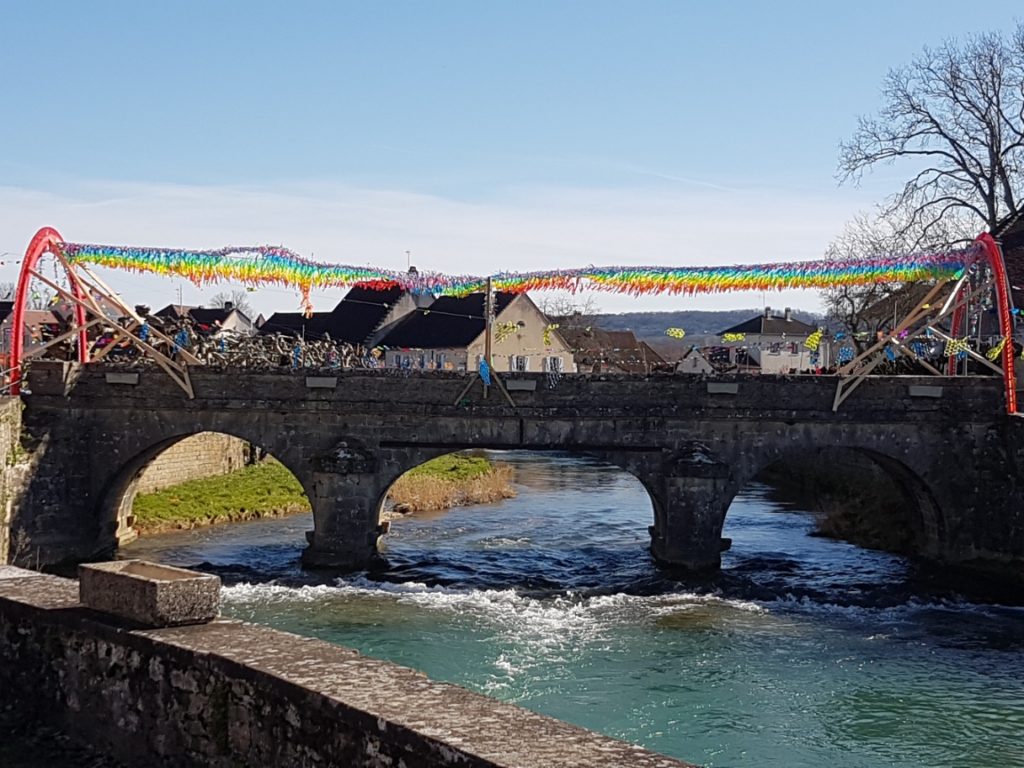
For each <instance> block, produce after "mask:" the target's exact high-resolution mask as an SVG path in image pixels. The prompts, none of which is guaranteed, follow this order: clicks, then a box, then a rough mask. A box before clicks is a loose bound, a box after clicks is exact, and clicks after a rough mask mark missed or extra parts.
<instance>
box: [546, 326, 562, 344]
mask: <svg viewBox="0 0 1024 768" xmlns="http://www.w3.org/2000/svg"><path fill="white" fill-rule="evenodd" d="M558 328H559V325H558V323H551V324H550V325H546V326H544V345H545V346H548V347H550V346H551V333H552V331H557V330H558Z"/></svg>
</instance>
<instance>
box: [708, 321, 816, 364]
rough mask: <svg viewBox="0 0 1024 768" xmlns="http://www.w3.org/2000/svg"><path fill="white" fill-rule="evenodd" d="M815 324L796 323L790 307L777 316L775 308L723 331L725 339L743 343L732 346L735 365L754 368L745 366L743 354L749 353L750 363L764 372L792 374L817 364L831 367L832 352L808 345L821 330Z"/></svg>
mask: <svg viewBox="0 0 1024 768" xmlns="http://www.w3.org/2000/svg"><path fill="white" fill-rule="evenodd" d="M817 330H818V328H817V327H816V326H813V325H808V324H807V323H804V322H801V321H799V320H796V319H795V318H794V317H793V313H792V310H790V309H789V307H787V308H786V309H785V310H784V312H783V314H782V315H781V316H780V315H773V314H772V310H771V307H765V308H764V312H762V313H761V314H760V315H757V316H756V317H752V318H750V319H749V320H745V321H743V322H742V323H739V324H738V325H734V326H733V327H732V328H726V329H725V330H724V331H722V332H721V335H722V336H726V335H740V334H742V337H743V341H742V342H739V343H738V344H737V346H735V347H730V348H729V349H730V356H729V363H730V365H731V366H737V367H740V368H743V367H746V368H748V369H750V368H752V367H753V366H750V365H746V366H744V365H741V363H742V362H743V361H741V360H739V353H740V352H743V351H745V353H746V355H747V356H748V357H749V361H748V362H751V363H753V364H754V365H756V367H757V370H758V371H760V372H761V373H792V372H796V371H804V370H807V369H808V368H812V367H815V366H817V365H821V366H823V367H824V366H828V365H829V364H830V360H827V359H825V358H827V357H828V350H827V349H825V348H824V347H822V348H821V349H819V351H818V352H817V353H815V352H812V350H810V349H808V348H807V347H806V346H805V345H804V342H805V341H807V338H808V337H809V336H810V335H811V334H812V333H814V332H815V331H817Z"/></svg>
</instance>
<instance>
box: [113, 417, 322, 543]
mask: <svg viewBox="0 0 1024 768" xmlns="http://www.w3.org/2000/svg"><path fill="white" fill-rule="evenodd" d="M200 435H219V436H224V437H230V438H234V439H235V440H237V441H239V442H240V443H242V444H244V445H245V446H247V447H248V448H249V450H251V451H254V452H255V453H256V454H257V455H255V456H252V457H251V459H252V460H256V459H258V458H260V457H261V456H263V455H266V456H269V457H271V458H273V459H275V460H276V461H278V462H279V463H280V464H281V465H282V466H283V467H284V468H285V469H286V470H288V472H289V473H290V474H291V475H292V476H293V477H295V479H296V480H297V481H298V482H299V484H300V485H301V486H302V488H303V491H304V492H305V494H306V496H307V498H311V493H310V492H311V490H312V484H311V476H310V473H309V472H304V471H303V467H302V466H301V464H297V463H296V462H295V461H294V458H293V457H292V456H289V455H288V454H287V452H283V453H284V455H283V456H281V455H278V453H277V452H276V451H275V450H274V446H273V445H267V442H266V441H264V440H261V439H258V438H257V439H254V436H253V435H248V434H245V432H244V431H243V430H232V431H228V430H225V429H221V428H213V429H205V428H198V429H194V430H190V431H185V432H178V433H176V434H173V435H169V436H164V437H162V438H160V439H157V440H154V441H151V442H148V443H147V444H144V445H142V446H139V447H137V448H136V449H135V450H134V451H133V452H131V453H129V454H128V455H127V456H126V458H125V459H124V460H123V461H122V462H121V463H120V464H119V465H114V466H112V467H111V472H110V473H109V475H108V476H107V478H106V479H105V482H104V483H103V485H102V488H101V491H100V493H99V494H98V495H97V498H98V500H99V502H98V507H97V509H96V521H97V540H96V543H95V546H94V550H95V552H96V553H97V554H105V553H112V552H113V551H115V550H116V549H117V548H118V547H119V546H120V545H122V544H124V543H127V542H128V541H131V540H132V539H133V538H134V537H135V533H134V532H133V531H132V518H133V515H132V508H133V505H134V502H135V499H136V496H137V495H138V493H139V490H140V483H141V482H142V480H143V478H144V477H145V472H146V470H147V469H149V468H151V467H153V466H154V464H155V463H156V462H157V461H158V460H159V459H160V457H161V456H163V455H165V454H166V453H167V451H168V450H169V449H171V448H173V447H174V446H176V445H179V444H180V443H182V442H183V441H185V440H187V439H189V438H194V437H198V436H200ZM208 476H209V475H208ZM186 479H187V478H186Z"/></svg>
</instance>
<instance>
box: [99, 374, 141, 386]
mask: <svg viewBox="0 0 1024 768" xmlns="http://www.w3.org/2000/svg"><path fill="white" fill-rule="evenodd" d="M106 380H107V384H138V383H139V374H137V373H117V372H110V373H107V374H106Z"/></svg>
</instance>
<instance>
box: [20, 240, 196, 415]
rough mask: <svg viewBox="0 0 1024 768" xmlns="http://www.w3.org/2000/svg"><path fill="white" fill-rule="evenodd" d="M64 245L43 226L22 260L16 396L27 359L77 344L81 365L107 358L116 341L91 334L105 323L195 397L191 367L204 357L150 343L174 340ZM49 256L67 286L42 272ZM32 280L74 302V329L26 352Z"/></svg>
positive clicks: (104, 325) (105, 326)
mask: <svg viewBox="0 0 1024 768" xmlns="http://www.w3.org/2000/svg"><path fill="white" fill-rule="evenodd" d="M63 243H64V240H63V238H62V237H61V236H60V233H59V232H58V231H57V230H56V229H53V228H52V227H43V228H42V229H40V230H39V231H38V232H36V234H35V236H34V237H33V238H32V241H31V242H30V243H29V246H28V249H27V250H26V251H25V258H24V259H23V260H22V262H21V272H20V274H19V275H18V288H17V292H16V293H15V295H14V307H13V310H12V313H11V314H12V324H13V327H12V328H11V345H10V349H11V354H10V361H9V365H8V376H9V379H8V380H9V385H10V394H11V395H20V394H21V381H22V378H23V375H24V368H25V364H26V362H27V361H29V360H31V359H32V358H34V357H38V356H40V355H42V354H43V353H44V352H45V351H46V350H47V349H50V348H52V347H54V346H56V345H58V344H63V343H64V342H68V341H70V342H72V343H73V344H74V347H75V359H76V360H77V361H78V362H80V363H87V362H91V361H96V360H101V359H102V358H103V357H105V356H106V355H107V354H108V353H109V352H110V350H111V349H113V345H112V344H111V345H107V346H105V347H102V348H94V346H93V343H92V342H91V341H90V337H89V331H90V330H91V329H93V328H95V327H97V326H100V327H102V329H104V331H109V332H110V333H111V334H112V336H114V337H116V338H118V339H120V340H122V341H127V342H128V343H130V344H132V345H133V346H135V347H136V348H137V349H138V350H139V351H140V352H142V353H143V354H145V355H147V356H149V357H151V358H152V359H153V360H155V361H156V363H157V364H158V365H159V366H160V367H161V368H163V369H164V370H165V371H166V372H167V373H168V375H170V376H171V378H172V379H174V381H175V382H177V384H178V385H179V386H180V387H181V388H182V389H184V390H185V392H186V394H188V396H189V397H193V396H194V393H193V391H192V383H191V381H190V379H189V375H188V365H200V364H201V363H202V361H201V360H199V359H198V358H197V357H195V356H194V355H192V354H191V353H189V352H188V350H185V349H181V350H179V351H178V355H177V357H178V358H179V359H172V358H170V357H168V356H167V355H165V354H163V353H162V352H161V351H159V350H158V349H156V348H155V347H154V346H153V345H152V344H151V343H150V340H151V339H160V340H162V341H164V342H167V343H168V345H173V344H174V342H173V341H172V340H171V339H170V338H168V337H167V336H165V335H163V334H162V333H160V331H158V330H157V329H155V328H149V327H148V325H147V324H146V321H145V320H144V319H143V318H142V317H140V316H139V315H138V313H136V311H135V310H134V309H133V308H132V307H130V306H128V305H127V304H126V303H125V302H124V301H123V300H122V299H121V297H120V296H118V295H117V293H115V292H114V291H112V290H111V289H110V288H109V287H108V286H107V285H106V283H104V282H103V280H101V279H100V278H99V277H98V276H96V275H95V274H94V273H93V272H92V271H91V270H90V269H89V268H88V267H87V266H86V265H84V264H77V263H72V262H69V261H68V260H67V259H66V258H65V257H64V254H63V252H62V249H61V245H62V244H63ZM47 254H49V255H51V256H52V257H53V258H54V259H55V260H56V261H57V263H58V264H59V265H60V266H61V268H62V270H63V271H64V274H65V275H66V276H67V280H68V285H67V287H65V286H62V285H60V284H59V283H57V282H56V281H55V280H53V279H51V278H49V277H47V276H45V275H44V274H42V272H40V271H39V262H40V260H41V259H42V258H43V257H44V256H46V255H47ZM32 280H39V281H40V282H42V283H43V284H44V285H46V286H47V287H48V288H49V289H50V290H52V291H53V292H54V295H55V296H57V297H60V298H61V299H63V300H64V301H66V302H68V304H69V305H70V307H71V317H70V324H71V326H72V327H71V328H70V329H69V330H67V331H65V332H64V333H62V334H60V335H59V336H57V337H55V338H53V339H50V340H48V341H47V342H46V343H44V344H41V345H39V346H37V347H34V348H32V349H31V350H28V351H26V350H25V318H26V313H27V312H28V310H29V300H30V298H31V297H30V294H31V288H30V286H31V283H32ZM104 306H106V307H107V308H109V310H111V311H113V312H115V313H117V314H118V315H119V318H127V320H128V322H127V323H126V324H124V325H122V324H120V323H118V322H116V320H118V319H119V318H113V317H111V316H110V315H109V313H108V311H107V310H106V309H104ZM144 326H146V332H145V333H140V331H141V329H142V328H143V327H144Z"/></svg>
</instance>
